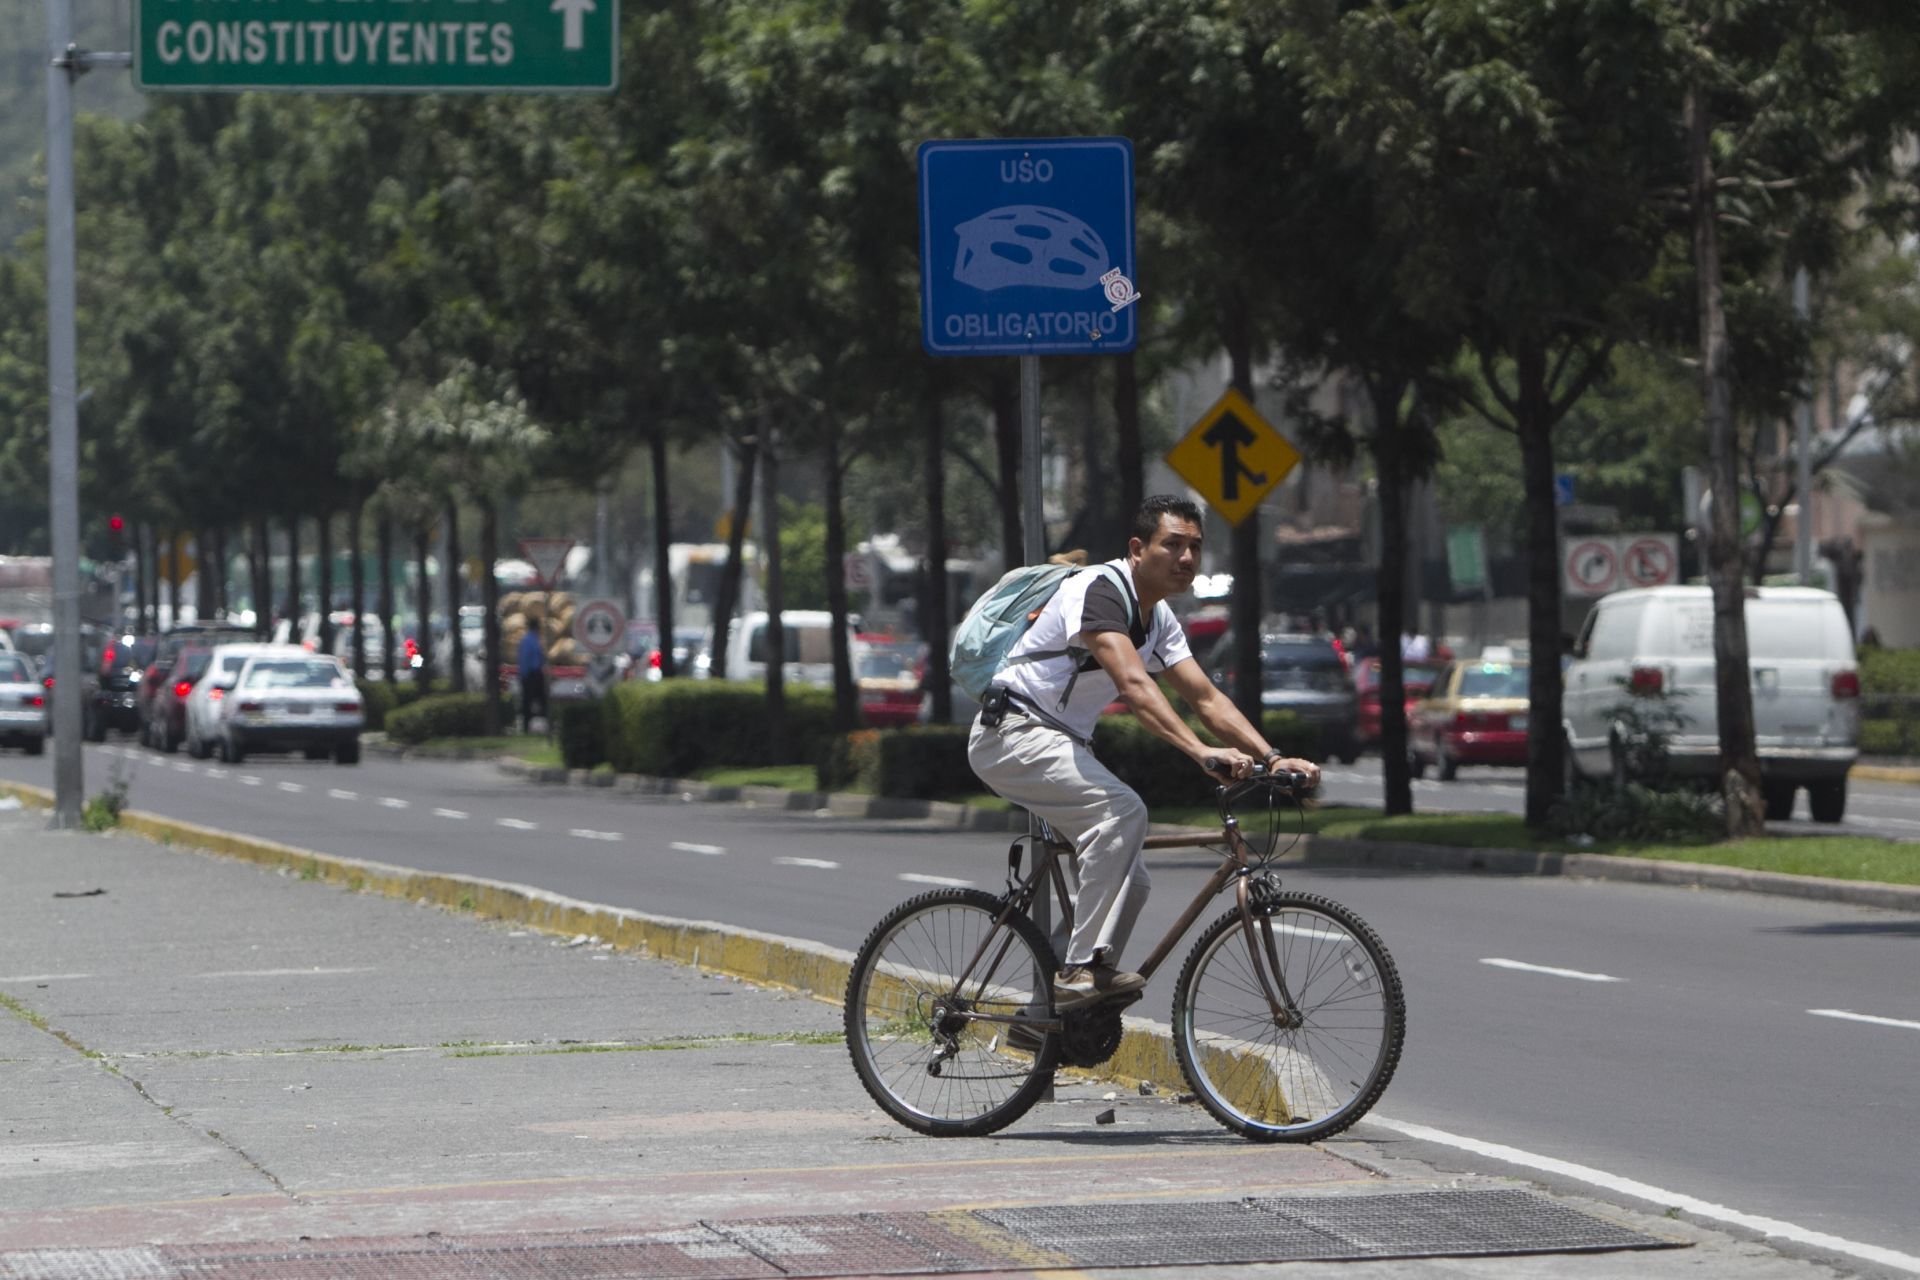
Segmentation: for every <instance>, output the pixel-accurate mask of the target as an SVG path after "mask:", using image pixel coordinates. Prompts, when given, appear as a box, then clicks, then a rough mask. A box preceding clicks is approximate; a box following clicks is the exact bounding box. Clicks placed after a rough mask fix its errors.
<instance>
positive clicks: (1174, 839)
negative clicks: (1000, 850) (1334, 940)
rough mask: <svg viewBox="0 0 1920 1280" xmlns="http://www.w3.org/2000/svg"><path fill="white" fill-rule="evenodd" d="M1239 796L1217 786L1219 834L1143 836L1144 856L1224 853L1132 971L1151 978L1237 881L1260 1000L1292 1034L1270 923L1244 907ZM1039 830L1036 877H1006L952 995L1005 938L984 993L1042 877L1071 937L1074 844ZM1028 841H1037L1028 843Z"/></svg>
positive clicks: (1294, 1011) (1037, 1023)
mask: <svg viewBox="0 0 1920 1280" xmlns="http://www.w3.org/2000/svg"><path fill="white" fill-rule="evenodd" d="M1237 790H1239V788H1234V789H1230V788H1228V787H1225V786H1222V787H1219V788H1218V789H1217V791H1216V796H1217V799H1218V801H1219V804H1220V816H1221V825H1220V830H1219V832H1217V833H1216V832H1213V831H1204V832H1192V833H1188V832H1175V833H1170V834H1166V835H1157V836H1148V837H1147V838H1146V840H1145V841H1144V842H1142V845H1141V848H1142V851H1143V852H1144V851H1146V850H1150V849H1207V848H1214V847H1216V846H1219V845H1225V846H1226V852H1225V855H1224V857H1223V860H1222V861H1221V863H1220V866H1219V869H1218V870H1216V871H1215V872H1214V873H1213V875H1212V876H1210V877H1209V878H1208V879H1207V882H1206V884H1204V885H1202V886H1201V888H1200V892H1199V893H1198V894H1196V895H1194V899H1193V901H1192V902H1190V903H1188V904H1187V908H1186V910H1185V911H1183V912H1181V913H1180V918H1179V919H1178V920H1176V921H1174V923H1173V927H1172V928H1171V929H1169V930H1168V931H1167V934H1166V936H1165V937H1163V938H1161V939H1160V942H1159V944H1158V945H1157V946H1155V947H1154V949H1153V951H1152V952H1151V953H1150V954H1149V955H1148V956H1147V958H1146V959H1145V960H1144V961H1142V962H1141V964H1140V966H1139V968H1138V970H1136V972H1138V973H1139V974H1140V976H1141V977H1143V978H1147V979H1151V978H1152V977H1153V975H1154V972H1155V971H1156V970H1158V969H1159V968H1160V966H1161V965H1162V964H1163V963H1165V961H1166V959H1167V957H1168V956H1169V955H1171V954H1172V953H1173V949H1174V948H1175V947H1177V946H1179V945H1180V940H1181V939H1182V938H1184V937H1185V936H1186V934H1187V930H1189V929H1191V928H1192V927H1193V925H1194V922H1195V921H1196V920H1198V919H1199V918H1200V914H1201V912H1203V911H1205V910H1206V909H1207V904H1208V903H1210V902H1212V901H1213V899H1214V898H1215V897H1216V896H1218V895H1219V893H1220V891H1221V890H1222V889H1224V888H1226V886H1227V884H1228V882H1229V881H1233V882H1235V885H1234V901H1235V905H1236V906H1237V907H1238V908H1239V912H1240V923H1241V929H1242V932H1243V934H1244V936H1245V938H1246V943H1247V958H1248V959H1249V960H1250V961H1251V962H1252V965H1253V972H1254V974H1255V976H1257V977H1258V978H1259V980H1260V987H1261V994H1262V995H1263V996H1264V997H1265V998H1266V1001H1267V1005H1268V1007H1269V1008H1270V1009H1271V1010H1272V1013H1273V1018H1274V1022H1275V1024H1276V1025H1278V1026H1282V1027H1289V1028H1291V1027H1297V1026H1299V1025H1300V1022H1301V1016H1300V1011H1299V1009H1298V1007H1297V1006H1296V1005H1295V1004H1294V1000H1293V996H1292V994H1291V993H1290V992H1289V991H1288V990H1287V984H1286V975H1285V974H1284V973H1283V972H1282V970H1281V967H1280V955H1279V950H1278V948H1276V947H1275V945H1274V941H1273V924H1272V921H1271V920H1270V919H1269V918H1268V917H1267V916H1264V915H1260V914H1258V913H1256V912H1255V911H1254V910H1253V909H1252V907H1251V905H1250V903H1249V897H1250V895H1251V892H1252V890H1251V886H1252V884H1253V882H1254V874H1255V869H1254V866H1253V862H1252V859H1251V857H1250V856H1249V853H1250V851H1249V849H1248V846H1247V842H1246V837H1244V836H1243V835H1241V834H1240V822H1239V819H1238V818H1236V817H1235V816H1234V813H1233V809H1232V797H1233V794H1234V792H1235V791H1237ZM1039 826H1040V836H1039V837H1038V838H1037V839H1038V842H1039V844H1040V847H1041V849H1042V850H1043V852H1044V854H1045V856H1044V857H1039V858H1036V859H1035V860H1034V863H1035V865H1034V868H1033V870H1032V871H1030V872H1029V873H1028V874H1027V876H1026V877H1025V878H1024V879H1016V878H1013V877H1011V876H1010V877H1009V882H1008V892H1007V895H1006V902H1005V906H1004V907H1003V908H1002V909H1001V913H1000V915H999V917H998V918H996V919H995V921H994V927H993V928H992V929H991V930H989V931H988V933H987V936H986V937H985V938H983V939H982V940H981V942H980V946H979V949H978V950H977V951H976V952H975V953H974V956H973V958H972V959H971V960H970V961H969V962H968V963H967V966H966V968H965V970H963V971H962V973H961V975H960V977H959V980H958V981H956V982H955V983H954V992H955V994H956V995H957V994H958V993H959V992H960V991H961V989H962V988H964V987H965V986H966V985H967V981H968V978H969V977H970V976H971V975H972V974H973V973H974V972H975V971H976V970H977V969H978V968H979V966H980V962H981V959H982V958H983V957H984V956H985V955H986V954H987V952H988V950H989V949H990V948H992V946H993V943H994V940H995V939H996V938H998V937H1000V936H1001V935H1002V933H1003V932H1005V933H1006V938H1005V941H1003V942H1001V944H1000V950H999V952H998V953H997V954H995V956H994V957H993V962H992V963H991V964H989V965H988V966H987V967H986V970H985V972H984V975H983V976H982V977H981V979H980V987H981V989H984V988H985V987H986V985H987V983H988V982H990V981H991V979H992V975H993V973H994V972H995V971H996V970H997V969H998V968H999V965H1000V962H1001V960H1003V959H1004V958H1005V956H1006V952H1007V948H1008V947H1009V946H1010V945H1011V944H1012V941H1013V937H1012V934H1011V932H1010V931H1007V930H1006V923H1007V921H1008V920H1009V919H1010V918H1012V916H1013V915H1015V914H1016V913H1020V914H1024V913H1026V912H1027V911H1029V910H1030V909H1031V907H1032V905H1033V900H1034V897H1035V896H1036V895H1037V894H1038V893H1039V892H1040V882H1041V878H1042V876H1043V875H1044V876H1045V877H1046V879H1047V881H1048V883H1050V884H1051V886H1052V888H1053V895H1054V901H1055V903H1056V904H1057V905H1058V907H1059V910H1060V913H1061V914H1060V919H1061V921H1062V922H1063V924H1064V927H1065V928H1066V929H1067V930H1068V931H1069V932H1071V930H1072V929H1073V895H1072V891H1071V890H1070V889H1069V887H1068V884H1067V876H1066V869H1065V866H1066V864H1068V863H1070V861H1071V859H1072V858H1073V856H1074V848H1073V846H1072V845H1071V844H1068V843H1066V842H1065V841H1063V840H1061V839H1059V838H1058V837H1057V836H1056V835H1055V834H1054V831H1053V829H1052V828H1051V827H1050V826H1048V825H1047V824H1046V822H1045V821H1044V820H1042V821H1041V822H1040V824H1039ZM1029 839H1030V840H1032V839H1034V838H1033V837H1029ZM1018 847H1019V842H1018V841H1016V842H1015V848H1016V849H1017V848H1018ZM970 1016H971V1017H972V1018H973V1019H974V1020H976V1021H980V1022H1012V1021H1013V1020H1014V1019H1013V1017H1012V1016H1010V1015H1002V1014H991V1013H974V1014H971V1015H970ZM1029 1025H1031V1026H1032V1027H1033V1028H1034V1029H1035V1030H1040V1031H1056V1030H1058V1029H1059V1028H1060V1025H1061V1024H1060V1020H1059V1019H1058V1018H1054V1019H1032V1020H1029Z"/></svg>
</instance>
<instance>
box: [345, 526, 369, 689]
mask: <svg viewBox="0 0 1920 1280" xmlns="http://www.w3.org/2000/svg"><path fill="white" fill-rule="evenodd" d="M365 506H366V503H365V502H364V501H363V500H362V499H361V498H360V496H359V495H358V494H356V495H354V498H353V501H352V504H351V505H350V506H348V508H347V587H348V590H350V591H351V592H352V593H353V604H352V610H353V675H354V678H355V679H356V680H365V679H366V678H367V629H366V621H367V563H366V561H365V560H364V559H363V558H362V557H361V555H360V517H361V515H362V514H363V512H364V509H365Z"/></svg>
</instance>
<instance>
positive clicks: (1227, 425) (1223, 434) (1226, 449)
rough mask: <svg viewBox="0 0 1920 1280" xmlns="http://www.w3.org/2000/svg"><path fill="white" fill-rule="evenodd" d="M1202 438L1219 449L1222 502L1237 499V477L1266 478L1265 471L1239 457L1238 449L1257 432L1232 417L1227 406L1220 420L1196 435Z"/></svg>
mask: <svg viewBox="0 0 1920 1280" xmlns="http://www.w3.org/2000/svg"><path fill="white" fill-rule="evenodd" d="M1200 439H1201V440H1202V441H1204V442H1205V443H1207V444H1210V445H1212V446H1213V447H1214V448H1215V449H1218V450H1219V451H1220V498H1221V500H1222V501H1223V502H1238V501H1239V500H1240V477H1241V476H1245V477H1246V478H1247V480H1248V481H1249V482H1250V483H1252V484H1256V485H1261V484H1265V483H1266V482H1267V475H1266V472H1264V471H1260V472H1256V471H1254V470H1253V469H1252V468H1250V467H1248V466H1247V464H1246V463H1244V462H1242V461H1240V450H1241V449H1242V448H1244V447H1245V446H1247V445H1250V444H1252V443H1253V442H1254V441H1255V440H1256V439H1258V437H1257V436H1255V435H1254V433H1253V428H1252V427H1249V426H1248V425H1247V424H1246V423H1244V422H1242V421H1240V419H1239V418H1237V417H1235V416H1234V414H1233V412H1232V411H1231V410H1229V411H1227V412H1225V413H1222V414H1221V415H1220V421H1218V422H1216V423H1214V424H1213V426H1211V427H1209V428H1208V429H1207V433H1206V434H1205V435H1203V436H1201V437H1200Z"/></svg>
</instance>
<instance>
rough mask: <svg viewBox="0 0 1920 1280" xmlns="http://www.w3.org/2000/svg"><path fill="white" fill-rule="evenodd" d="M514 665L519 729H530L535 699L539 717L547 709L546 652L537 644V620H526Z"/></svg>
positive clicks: (524, 731) (544, 713)
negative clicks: (518, 685) (517, 679)
mask: <svg viewBox="0 0 1920 1280" xmlns="http://www.w3.org/2000/svg"><path fill="white" fill-rule="evenodd" d="M514 665H515V667H516V668H518V670H519V674H520V732H522V733H531V732H532V731H533V708H534V704H536V703H538V704H539V707H540V718H541V719H542V720H545V719H548V718H549V717H548V713H547V655H546V654H545V653H544V652H543V651H542V649H541V647H540V623H539V622H538V621H529V622H528V623H527V629H526V631H525V633H524V634H522V635H521V637H520V648H519V650H518V651H517V652H516V654H515V661H514Z"/></svg>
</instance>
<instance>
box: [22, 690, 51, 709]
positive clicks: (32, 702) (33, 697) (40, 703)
mask: <svg viewBox="0 0 1920 1280" xmlns="http://www.w3.org/2000/svg"><path fill="white" fill-rule="evenodd" d="M27 705H28V706H30V707H44V706H46V705H47V700H46V698H44V697H42V696H41V695H40V694H37V693H34V694H29V695H28V696H27Z"/></svg>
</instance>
